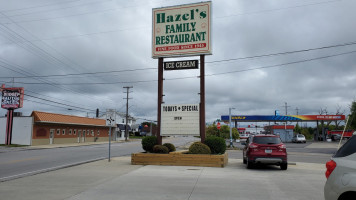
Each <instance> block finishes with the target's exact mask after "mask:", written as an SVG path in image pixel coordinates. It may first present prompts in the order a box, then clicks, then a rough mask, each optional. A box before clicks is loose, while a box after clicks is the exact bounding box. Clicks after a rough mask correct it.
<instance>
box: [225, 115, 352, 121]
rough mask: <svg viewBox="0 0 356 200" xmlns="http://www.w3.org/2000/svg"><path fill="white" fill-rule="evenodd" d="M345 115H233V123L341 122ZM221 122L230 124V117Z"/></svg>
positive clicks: (227, 116)
mask: <svg viewBox="0 0 356 200" xmlns="http://www.w3.org/2000/svg"><path fill="white" fill-rule="evenodd" d="M339 120H345V115H285V116H283V115H231V121H233V122H235V121H236V122H270V121H276V122H286V121H296V122H298V121H339ZM221 121H224V122H228V121H229V115H222V116H221Z"/></svg>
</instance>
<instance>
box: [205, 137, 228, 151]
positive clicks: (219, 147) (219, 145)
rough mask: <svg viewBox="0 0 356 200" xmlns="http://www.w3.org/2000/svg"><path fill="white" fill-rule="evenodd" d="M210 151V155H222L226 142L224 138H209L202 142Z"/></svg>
mask: <svg viewBox="0 0 356 200" xmlns="http://www.w3.org/2000/svg"><path fill="white" fill-rule="evenodd" d="M204 143H205V144H206V145H207V146H208V147H209V148H210V150H211V153H212V154H224V153H225V151H226V141H225V139H224V138H221V137H216V136H209V137H207V138H206V139H205V142H204Z"/></svg>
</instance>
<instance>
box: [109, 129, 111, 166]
mask: <svg viewBox="0 0 356 200" xmlns="http://www.w3.org/2000/svg"><path fill="white" fill-rule="evenodd" d="M110 149H111V126H110V129H109V162H110Z"/></svg>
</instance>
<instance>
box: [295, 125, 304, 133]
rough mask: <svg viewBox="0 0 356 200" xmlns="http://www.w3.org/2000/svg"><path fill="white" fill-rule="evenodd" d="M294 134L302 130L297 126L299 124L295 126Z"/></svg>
mask: <svg viewBox="0 0 356 200" xmlns="http://www.w3.org/2000/svg"><path fill="white" fill-rule="evenodd" d="M294 132H295V133H302V128H301V127H300V126H299V124H297V125H295V127H294Z"/></svg>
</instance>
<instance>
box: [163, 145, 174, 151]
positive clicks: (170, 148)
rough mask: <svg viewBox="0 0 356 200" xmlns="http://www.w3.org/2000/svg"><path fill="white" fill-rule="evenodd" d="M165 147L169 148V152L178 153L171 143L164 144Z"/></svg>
mask: <svg viewBox="0 0 356 200" xmlns="http://www.w3.org/2000/svg"><path fill="white" fill-rule="evenodd" d="M163 146H165V147H167V148H168V150H169V152H173V151H176V147H175V146H174V145H173V144H171V143H164V144H163Z"/></svg>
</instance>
